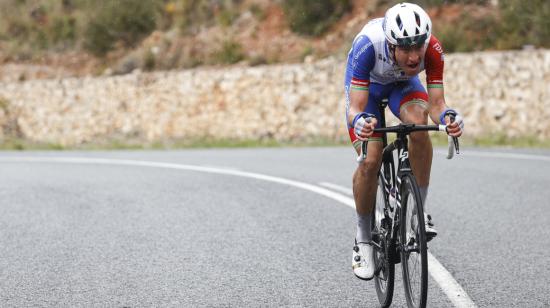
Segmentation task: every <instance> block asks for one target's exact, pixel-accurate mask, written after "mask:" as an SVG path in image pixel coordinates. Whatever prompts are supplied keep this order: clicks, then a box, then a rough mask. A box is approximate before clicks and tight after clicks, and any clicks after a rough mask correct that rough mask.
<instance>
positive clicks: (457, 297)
mask: <svg viewBox="0 0 550 308" xmlns="http://www.w3.org/2000/svg"><path fill="white" fill-rule="evenodd" d="M428 270H429V272H430V275H432V278H433V279H434V280H435V282H437V284H439V287H441V289H442V290H443V292H445V294H447V297H448V298H449V300H450V301H451V302H452V303H453V304H454V305H455V307H470V308H475V307H477V306H476V305H475V304H474V302H473V301H472V299H471V298H470V297H469V296H468V294H466V292H465V291H464V290H463V289H462V287H461V286H460V285H459V284H458V282H456V280H455V279H454V278H453V276H452V275H451V273H449V271H447V269H446V268H445V267H443V265H441V263H439V261H438V260H437V259H436V258H435V257H434V256H433V255H432V254H431V253H429V252H428Z"/></svg>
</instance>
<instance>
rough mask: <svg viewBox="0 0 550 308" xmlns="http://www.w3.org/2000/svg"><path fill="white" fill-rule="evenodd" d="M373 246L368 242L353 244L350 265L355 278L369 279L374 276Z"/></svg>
mask: <svg viewBox="0 0 550 308" xmlns="http://www.w3.org/2000/svg"><path fill="white" fill-rule="evenodd" d="M373 254H374V252H373V247H372V245H371V244H368V243H356V244H355V246H353V254H352V259H351V267H352V268H353V273H354V274H355V276H357V278H359V279H363V280H371V279H372V277H374V258H373Z"/></svg>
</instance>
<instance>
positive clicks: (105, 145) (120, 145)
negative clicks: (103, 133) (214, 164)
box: [0, 134, 550, 151]
mask: <svg viewBox="0 0 550 308" xmlns="http://www.w3.org/2000/svg"><path fill="white" fill-rule="evenodd" d="M390 140H392V138H391V137H390ZM432 143H433V145H434V147H446V146H447V137H446V136H445V135H442V134H435V135H433V136H432ZM460 145H461V147H462V148H464V147H489V148H495V147H497V148H498V147H506V148H539V149H550V140H546V141H540V140H539V139H537V138H536V137H535V136H531V137H524V138H506V137H504V136H486V137H479V138H471V137H464V138H461V140H460ZM325 146H349V147H351V144H350V143H349V141H348V140H347V139H345V138H341V139H339V140H335V139H328V138H312V139H309V140H297V141H296V140H286V141H278V140H275V139H261V140H252V139H245V140H236V139H208V140H206V139H186V140H183V139H178V140H163V141H156V142H151V143H143V142H139V141H138V140H131V139H125V140H122V139H116V140H106V141H97V142H90V143H84V144H79V145H69V146H65V145H61V144H57V143H40V142H32V141H28V140H24V139H18V138H9V139H6V140H3V142H2V143H0V150H7V151H38V150H40V151H62V150H86V151H96V150H97V151H99V150H175V149H209V148H260V147H262V148H265V147H325Z"/></svg>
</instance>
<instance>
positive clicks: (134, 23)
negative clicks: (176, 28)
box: [85, 0, 157, 56]
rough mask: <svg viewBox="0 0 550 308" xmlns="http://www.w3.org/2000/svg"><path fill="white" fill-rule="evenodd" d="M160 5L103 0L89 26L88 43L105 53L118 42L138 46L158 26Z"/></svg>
mask: <svg viewBox="0 0 550 308" xmlns="http://www.w3.org/2000/svg"><path fill="white" fill-rule="evenodd" d="M156 14H157V5H156V1H154V0H117V1H104V2H103V5H102V6H100V7H99V9H98V12H97V13H96V16H95V18H93V19H92V20H91V21H90V22H89V23H88V26H87V29H86V32H85V46H86V48H87V49H88V50H89V51H91V52H92V53H94V54H95V55H99V56H102V55H104V54H105V53H107V52H109V51H110V50H112V49H113V47H114V44H115V43H116V42H121V43H123V44H124V45H125V46H126V47H132V46H135V45H136V44H137V43H138V42H139V41H140V40H141V39H142V38H143V37H145V36H146V35H148V34H149V33H151V32H152V31H153V30H154V29H155V26H156Z"/></svg>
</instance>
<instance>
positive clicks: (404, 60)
mask: <svg viewBox="0 0 550 308" xmlns="http://www.w3.org/2000/svg"><path fill="white" fill-rule="evenodd" d="M425 52H426V48H425V45H424V44H420V45H413V46H407V47H402V46H396V47H395V60H396V61H397V65H399V67H400V68H401V69H402V70H403V71H404V72H405V74H406V75H407V76H414V75H417V74H418V73H420V63H421V62H422V60H423V59H424V54H425Z"/></svg>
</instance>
